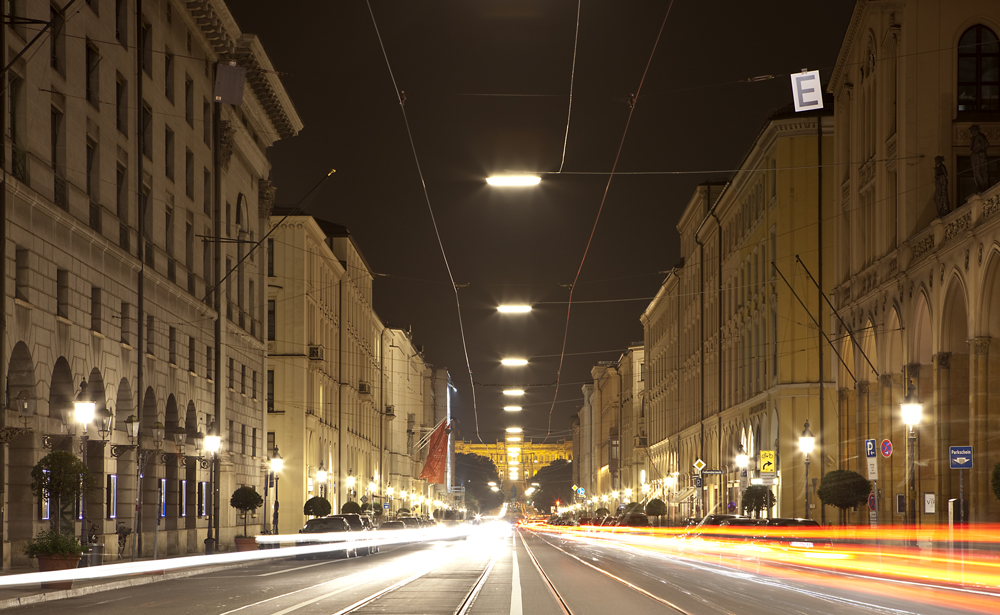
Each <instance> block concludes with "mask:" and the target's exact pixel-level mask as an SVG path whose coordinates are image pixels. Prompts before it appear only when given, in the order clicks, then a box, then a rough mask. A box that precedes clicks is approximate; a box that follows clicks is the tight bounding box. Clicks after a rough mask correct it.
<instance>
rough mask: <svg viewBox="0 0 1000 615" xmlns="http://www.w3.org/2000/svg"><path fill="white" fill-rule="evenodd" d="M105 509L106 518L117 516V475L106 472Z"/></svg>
mask: <svg viewBox="0 0 1000 615" xmlns="http://www.w3.org/2000/svg"><path fill="white" fill-rule="evenodd" d="M105 493H106V495H105V509H106V510H107V516H108V519H117V518H118V475H117V474H108V486H107V488H106V491H105Z"/></svg>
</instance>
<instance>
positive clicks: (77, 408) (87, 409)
mask: <svg viewBox="0 0 1000 615" xmlns="http://www.w3.org/2000/svg"><path fill="white" fill-rule="evenodd" d="M96 408H97V404H95V403H94V400H93V399H92V398H91V396H90V394H89V393H88V392H87V381H86V380H84V381H83V382H81V383H80V393H79V395H77V396H76V401H74V402H73V410H74V413H75V417H76V422H78V423H80V424H81V425H82V426H83V434H82V435H81V436H80V440H81V445H82V446H81V449H80V460H81V461H82V462H83V465H84V466H86V465H87V440H88V436H87V425H89V424H90V423H91V421H93V420H94V411H95V410H96ZM89 543H90V541H89V540H88V539H87V492H86V491H83V492H81V493H80V544H82V545H84V547H86V545H87V544H89ZM81 561H82V562H83V565H86V562H87V560H86V559H84V560H81Z"/></svg>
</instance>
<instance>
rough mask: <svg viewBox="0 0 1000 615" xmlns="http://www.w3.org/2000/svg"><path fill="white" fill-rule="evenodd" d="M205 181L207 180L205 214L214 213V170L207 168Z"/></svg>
mask: <svg viewBox="0 0 1000 615" xmlns="http://www.w3.org/2000/svg"><path fill="white" fill-rule="evenodd" d="M204 182H205V191H204V195H205V215H206V216H211V215H212V172H211V171H209V170H208V169H205V172H204Z"/></svg>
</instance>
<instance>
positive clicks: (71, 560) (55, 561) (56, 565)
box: [38, 555, 80, 589]
mask: <svg viewBox="0 0 1000 615" xmlns="http://www.w3.org/2000/svg"><path fill="white" fill-rule="evenodd" d="M79 565H80V556H79V555H39V556H38V571H39V572H50V571H52V570H70V569H73V568H76V567H77V566H79ZM72 587H73V580H72V579H70V580H69V581H48V582H46V583H42V589H70V588H72Z"/></svg>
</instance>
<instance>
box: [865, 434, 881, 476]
mask: <svg viewBox="0 0 1000 615" xmlns="http://www.w3.org/2000/svg"><path fill="white" fill-rule="evenodd" d="M865 457H867V458H868V480H878V449H876V448H875V440H865Z"/></svg>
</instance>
